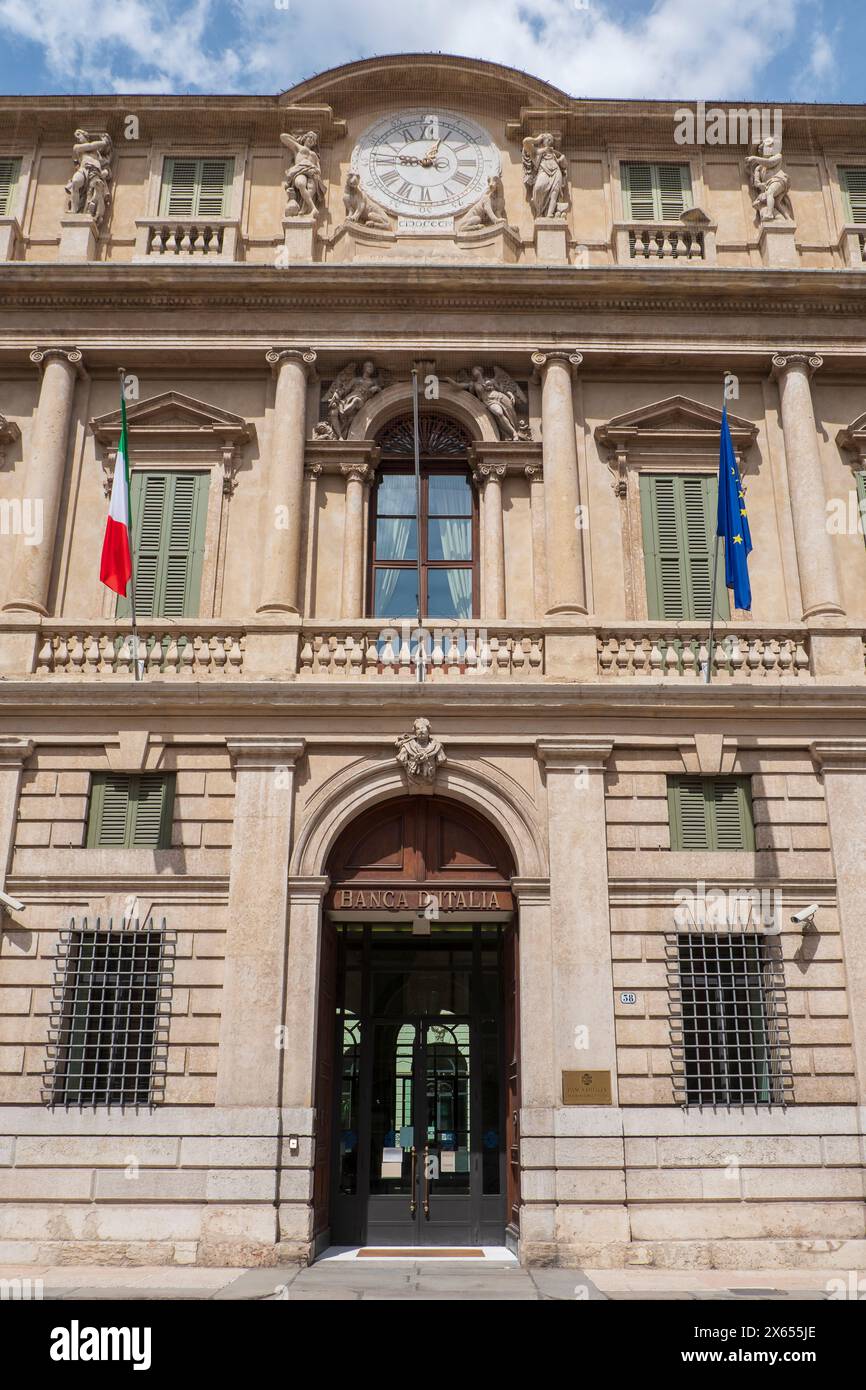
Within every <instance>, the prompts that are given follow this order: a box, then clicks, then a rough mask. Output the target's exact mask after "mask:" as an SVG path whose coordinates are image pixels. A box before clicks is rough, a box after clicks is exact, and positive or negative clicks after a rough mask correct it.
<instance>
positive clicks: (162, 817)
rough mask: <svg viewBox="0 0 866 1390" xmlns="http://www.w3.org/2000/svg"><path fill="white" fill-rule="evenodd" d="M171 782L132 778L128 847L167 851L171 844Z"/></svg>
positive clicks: (156, 776) (161, 777) (157, 778)
mask: <svg viewBox="0 0 866 1390" xmlns="http://www.w3.org/2000/svg"><path fill="white" fill-rule="evenodd" d="M173 781H174V779H173V778H169V777H164V776H160V775H151V774H145V775H142V776H141V777H137V778H135V786H134V787H133V789H132V797H131V801H132V826H131V833H130V844H131V845H133V846H135V847H143V846H151V847H152V848H154V849H157V848H160V847H162V848H167V847H168V845H169V844H170V843H171V810H172V802H173V796H172V795H171V793H172V792H173V790H174V788H173Z"/></svg>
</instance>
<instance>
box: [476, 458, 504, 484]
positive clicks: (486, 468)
mask: <svg viewBox="0 0 866 1390" xmlns="http://www.w3.org/2000/svg"><path fill="white" fill-rule="evenodd" d="M505 473H506V468H505V464H504V463H476V464H475V467H474V468H473V469H472V481H473V482H474V483H475V484H476V486H478V487H484V486H485V484H487V483H496V486H497V487H499V486H501V484H502V479H503V478H504V477H505Z"/></svg>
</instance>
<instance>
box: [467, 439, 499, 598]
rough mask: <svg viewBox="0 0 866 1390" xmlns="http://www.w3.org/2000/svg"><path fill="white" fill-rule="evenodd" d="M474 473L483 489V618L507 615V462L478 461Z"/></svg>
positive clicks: (479, 487) (479, 486) (480, 487)
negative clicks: (504, 506) (504, 521)
mask: <svg viewBox="0 0 866 1390" xmlns="http://www.w3.org/2000/svg"><path fill="white" fill-rule="evenodd" d="M472 476H473V478H474V479H475V482H476V483H477V484H478V490H479V492H480V493H481V528H482V536H483V541H482V554H483V556H484V609H483V612H482V615H481V616H482V617H483V618H494V619H498V620H500V621H501V620H502V619H504V617H505V536H504V532H503V529H502V479H503V478H504V477H505V464H504V463H478V464H476V465H475V468H474V469H473V472H472Z"/></svg>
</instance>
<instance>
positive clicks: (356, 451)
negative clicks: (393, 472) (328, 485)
mask: <svg viewBox="0 0 866 1390" xmlns="http://www.w3.org/2000/svg"><path fill="white" fill-rule="evenodd" d="M304 452H305V471H306V473H307V476H309V477H315V478H319V477H321V475H322V474H323V473H324V474H326V475H327V476H342V477H347V476H348V474H347V473H346V472H345V470H346V469H347V468H351V469H358V470H360V471H361V472H363V471H364V469H367V468H369V469H370V470H371V472H375V470H376V468H377V467H378V465H379V455H380V452H381V451H380V449H379V446H378V444H376V443H375V442H374V441H373V440H372V439H357V440H356V439H312V440H307V444H306V448H305V451H304Z"/></svg>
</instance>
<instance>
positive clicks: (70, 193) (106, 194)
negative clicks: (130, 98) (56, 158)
mask: <svg viewBox="0 0 866 1390" xmlns="http://www.w3.org/2000/svg"><path fill="white" fill-rule="evenodd" d="M112 152H113V146H112V143H111V136H110V135H104V134H103V135H97V136H93V137H91V136H90V135H89V134H88V132H87V131H86V130H76V132H75V144H74V145H73V146H72V153H73V154H74V156H75V172H74V173H73V175H72V178H71V179H70V180H69V182H68V184H67V185H66V194H67V197H68V203H67V211H69V212H86V213H88V214H89V215H90V216H91V217H92V218H93V220H94V222H96V223H100V222H101V221H102V219H103V217H104V216H105V213H106V210H107V208H108V204H109V202H110V201H111V178H112V175H111V156H112Z"/></svg>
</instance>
